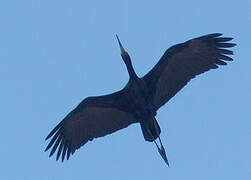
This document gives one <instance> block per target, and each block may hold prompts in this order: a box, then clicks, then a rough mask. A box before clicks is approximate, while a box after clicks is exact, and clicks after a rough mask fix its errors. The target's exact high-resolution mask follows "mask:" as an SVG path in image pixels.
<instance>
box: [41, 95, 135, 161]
mask: <svg viewBox="0 0 251 180" xmlns="http://www.w3.org/2000/svg"><path fill="white" fill-rule="evenodd" d="M123 97H124V91H123V90H121V91H118V92H116V93H113V94H110V95H106V96H99V97H89V98H86V99H85V100H83V101H82V102H81V103H80V104H79V105H78V106H77V107H76V108H75V109H74V110H73V111H72V112H70V113H69V114H68V115H67V116H66V117H65V118H64V119H63V120H62V121H61V122H60V123H59V124H58V125H57V126H56V127H55V128H54V129H53V130H52V131H51V132H50V134H49V135H48V136H47V137H46V140H47V139H49V138H51V137H52V139H51V140H50V143H49V144H48V146H47V148H46V149H45V151H47V150H48V149H50V148H52V150H51V152H50V156H52V155H53V154H54V153H55V151H56V150H57V158H56V159H57V160H58V159H59V157H60V156H61V157H62V162H63V161H64V158H65V156H66V154H67V159H69V157H70V154H73V153H74V152H75V150H76V149H78V148H80V147H81V146H83V145H84V144H85V143H86V142H87V141H89V140H93V139H94V138H97V137H102V136H105V135H107V134H111V133H113V132H115V131H117V130H119V129H122V128H125V127H127V126H128V125H130V124H132V123H135V122H137V120H136V119H135V118H134V117H133V116H132V115H131V114H130V113H129V112H126V111H124V110H123V109H125V110H126V108H125V107H126V105H124V104H125V102H124V101H123ZM123 106H124V107H123Z"/></svg>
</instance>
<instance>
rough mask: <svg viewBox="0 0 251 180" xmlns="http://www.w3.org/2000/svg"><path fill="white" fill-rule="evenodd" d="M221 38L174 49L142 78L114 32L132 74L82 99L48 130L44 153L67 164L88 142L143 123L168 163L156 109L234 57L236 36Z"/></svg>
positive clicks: (145, 133) (216, 35)
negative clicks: (105, 90) (113, 87)
mask: <svg viewBox="0 0 251 180" xmlns="http://www.w3.org/2000/svg"><path fill="white" fill-rule="evenodd" d="M221 36H222V34H220V33H214V34H208V35H205V36H201V37H198V38H195V39H191V40H189V41H186V42H184V43H181V44H177V45H174V46H172V47H170V48H169V49H167V50H166V52H165V53H164V55H163V56H162V57H161V58H160V60H159V62H158V63H157V64H156V65H155V66H154V67H153V68H152V69H151V70H150V72H148V73H147V74H146V75H145V76H143V77H141V78H140V77H138V76H137V74H136V73H135V71H134V69H133V66H132V62H131V58H130V56H129V54H128V52H127V51H126V50H125V49H124V47H123V46H122V44H121V42H120V40H119V38H118V36H117V35H116V37H117V40H118V43H119V47H120V50H121V57H122V59H123V61H124V63H125V65H126V68H127V71H128V73H129V81H128V83H127V84H126V85H125V87H124V88H123V89H122V90H120V91H117V92H115V93H112V94H109V95H104V96H96V97H87V98H86V99H84V100H83V101H82V102H81V103H80V104H79V105H78V106H77V107H76V108H75V109H74V110H72V111H71V112H70V113H69V114H68V115H67V116H66V117H65V118H64V119H63V120H62V121H61V122H60V123H59V124H58V125H57V126H56V127H55V128H54V129H53V130H52V131H51V132H50V133H49V135H48V136H47V137H46V140H48V139H49V138H51V139H50V142H49V144H48V146H47V147H46V149H45V151H47V150H49V149H51V152H50V155H49V156H52V155H53V154H54V153H55V152H56V151H57V156H56V160H58V159H59V158H60V156H61V159H62V162H63V161H64V159H65V157H66V158H67V159H69V157H70V155H72V154H74V152H75V151H76V150H77V149H79V148H80V147H81V146H83V145H85V144H86V143H87V142H88V141H92V140H93V139H94V138H98V137H102V136H105V135H108V134H111V133H113V132H115V131H117V130H120V129H123V128H126V127H128V126H129V125H130V124H133V123H139V124H140V126H141V130H142V134H143V137H144V139H145V140H146V141H150V142H154V143H155V145H156V147H157V149H158V152H159V153H160V155H161V157H162V158H163V159H164V161H165V162H166V164H167V165H169V162H168V159H167V156H166V152H165V149H164V147H163V145H162V142H161V139H160V133H161V129H160V126H159V124H158V122H157V120H156V118H155V116H156V113H157V111H158V109H159V108H160V107H161V106H163V105H164V104H165V103H167V102H168V101H169V100H170V99H171V98H172V97H173V96H174V95H175V94H176V93H177V92H178V91H180V90H181V89H182V88H183V87H184V86H185V85H186V84H187V83H188V82H189V81H190V80H191V79H193V78H195V76H196V75H199V74H202V73H204V72H206V71H209V70H211V69H217V68H218V67H219V65H226V64H227V63H226V61H232V60H233V59H232V58H231V57H229V56H228V55H233V51H231V50H229V49H228V48H231V47H234V46H235V45H236V44H234V43H230V42H229V41H231V40H232V39H233V38H231V37H221ZM157 139H158V140H159V144H160V146H159V145H158V143H157V142H156V141H157Z"/></svg>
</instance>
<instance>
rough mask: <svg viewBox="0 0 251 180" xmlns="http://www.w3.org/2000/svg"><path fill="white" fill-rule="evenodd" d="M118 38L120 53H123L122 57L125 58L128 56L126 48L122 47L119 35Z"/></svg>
mask: <svg viewBox="0 0 251 180" xmlns="http://www.w3.org/2000/svg"><path fill="white" fill-rule="evenodd" d="M116 38H117V40H118V43H119V47H120V51H121V55H122V56H123V55H125V54H126V51H125V49H124V47H123V46H122V44H121V42H120V40H119V37H118V35H117V34H116Z"/></svg>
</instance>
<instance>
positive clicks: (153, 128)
mask: <svg viewBox="0 0 251 180" xmlns="http://www.w3.org/2000/svg"><path fill="white" fill-rule="evenodd" d="M140 125H141V130H142V133H143V136H144V138H145V140H146V141H150V142H152V141H154V140H155V139H157V138H158V137H159V135H160V133H161V129H160V126H159V124H158V122H157V120H156V119H155V118H154V119H152V120H148V121H147V122H141V123H140ZM149 131H150V132H151V134H150V133H149Z"/></svg>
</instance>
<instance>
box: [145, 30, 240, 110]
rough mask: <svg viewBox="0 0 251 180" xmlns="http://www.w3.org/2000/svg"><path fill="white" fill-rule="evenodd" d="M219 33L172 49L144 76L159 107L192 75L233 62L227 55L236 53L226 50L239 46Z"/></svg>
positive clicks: (154, 102)
mask: <svg viewBox="0 0 251 180" xmlns="http://www.w3.org/2000/svg"><path fill="white" fill-rule="evenodd" d="M221 35H222V34H220V33H215V34H209V35H205V36H201V37H199V38H195V39H192V40H189V41H187V42H184V43H181V44H177V45H175V46H172V47H171V48H169V49H168V50H167V51H166V52H165V53H164V55H163V56H162V57H161V59H160V60H159V62H158V63H157V64H156V65H155V66H154V67H153V69H152V70H151V71H150V72H149V73H148V74H146V75H145V76H144V77H143V78H142V79H143V80H144V81H145V82H146V85H147V87H148V90H149V96H150V99H151V100H152V103H153V105H154V108H155V110H158V108H160V107H161V106H162V105H164V104H165V103H166V102H167V101H169V100H170V99H171V98H172V97H173V96H174V95H175V94H176V93H177V92H178V91H179V90H181V89H182V88H183V87H184V86H185V85H186V84H187V83H188V82H189V81H190V80H191V79H192V78H194V77H195V76H196V75H199V74H201V73H203V72H206V71H209V70H210V69H216V68H218V65H226V64H227V63H226V62H225V61H232V58H230V57H229V56H226V55H232V54H233V52H232V51H230V50H228V49H226V48H229V47H233V46H235V44H233V43H229V42H228V41H230V40H232V39H233V38H227V37H219V36H221Z"/></svg>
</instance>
